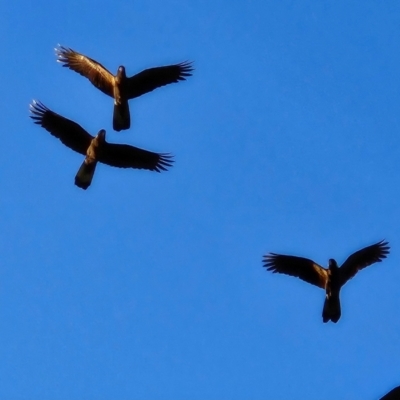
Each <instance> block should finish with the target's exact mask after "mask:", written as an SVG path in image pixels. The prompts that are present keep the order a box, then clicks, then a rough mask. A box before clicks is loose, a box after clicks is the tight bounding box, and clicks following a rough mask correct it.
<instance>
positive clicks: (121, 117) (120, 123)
mask: <svg viewBox="0 0 400 400" xmlns="http://www.w3.org/2000/svg"><path fill="white" fill-rule="evenodd" d="M130 126H131V116H130V113H129V104H128V101H127V100H126V101H124V102H121V103H119V104H116V102H114V115H113V129H114V130H115V131H118V132H119V131H123V130H125V129H129V128H130Z"/></svg>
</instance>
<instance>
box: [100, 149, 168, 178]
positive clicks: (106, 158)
mask: <svg viewBox="0 0 400 400" xmlns="http://www.w3.org/2000/svg"><path fill="white" fill-rule="evenodd" d="M98 161H100V162H101V163H103V164H107V165H111V166H112V167H119V168H137V169H148V170H150V171H157V172H161V171H167V168H168V167H171V166H172V163H173V162H174V161H173V160H172V156H171V155H170V154H165V153H164V154H159V153H153V152H151V151H147V150H142V149H139V148H137V147H133V146H129V145H127V144H113V143H107V142H106V143H104V144H103V145H102V151H101V154H100V156H99V158H98Z"/></svg>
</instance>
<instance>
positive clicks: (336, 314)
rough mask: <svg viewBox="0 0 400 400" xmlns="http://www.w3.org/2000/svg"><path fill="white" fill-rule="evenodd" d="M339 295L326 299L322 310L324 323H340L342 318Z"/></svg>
mask: <svg viewBox="0 0 400 400" xmlns="http://www.w3.org/2000/svg"><path fill="white" fill-rule="evenodd" d="M341 313H342V312H341V308H340V299H339V295H337V296H331V297H328V296H327V297H326V298H325V303H324V308H323V310H322V320H323V321H324V322H328V321H332V322H334V323H336V322H338V321H339V319H340V316H341Z"/></svg>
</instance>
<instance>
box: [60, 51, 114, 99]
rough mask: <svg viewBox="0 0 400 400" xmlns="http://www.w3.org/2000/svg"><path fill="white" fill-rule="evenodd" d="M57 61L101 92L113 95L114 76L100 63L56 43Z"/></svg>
mask: <svg viewBox="0 0 400 400" xmlns="http://www.w3.org/2000/svg"><path fill="white" fill-rule="evenodd" d="M55 52H56V55H57V61H58V62H60V63H61V64H62V65H63V67H67V68H69V69H71V70H73V71H75V72H78V74H81V75H82V76H84V77H85V78H88V79H89V81H90V82H92V84H93V85H94V86H96V87H97V88H98V89H100V90H101V91H102V92H103V93H105V94H107V95H108V96H111V97H114V89H113V86H114V76H113V75H112V74H111V72H110V71H108V70H107V69H106V68H104V67H103V66H102V65H101V64H100V63H98V62H97V61H95V60H93V59H92V58H89V57H87V56H85V55H83V54H81V53H78V52H76V51H74V50H72V49H70V48H68V47H63V46H60V45H58V47H56V48H55Z"/></svg>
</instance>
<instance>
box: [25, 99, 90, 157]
mask: <svg viewBox="0 0 400 400" xmlns="http://www.w3.org/2000/svg"><path fill="white" fill-rule="evenodd" d="M29 109H30V112H31V114H32V115H31V116H30V117H31V118H32V119H33V120H34V121H35V124H38V125H40V126H42V127H43V128H44V129H46V131H48V132H50V133H51V134H52V135H53V136H55V137H56V138H58V139H60V140H61V142H62V143H64V144H65V145H66V146H67V147H69V148H70V149H72V150H74V151H76V152H78V153H81V154H83V155H86V150H87V148H88V147H89V146H90V143H91V141H92V139H93V137H92V136H91V135H90V134H89V133H87V132H86V131H85V130H84V129H83V128H82V127H81V126H80V125H78V124H77V123H76V122H74V121H71V120H69V119H67V118H64V117H62V116H61V115H58V114H56V113H55V112H53V111H51V110H49V109H48V108H47V107H46V106H44V105H43V104H42V103H41V102H39V101H36V100H33V101H32V103H31V104H30V105H29Z"/></svg>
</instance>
